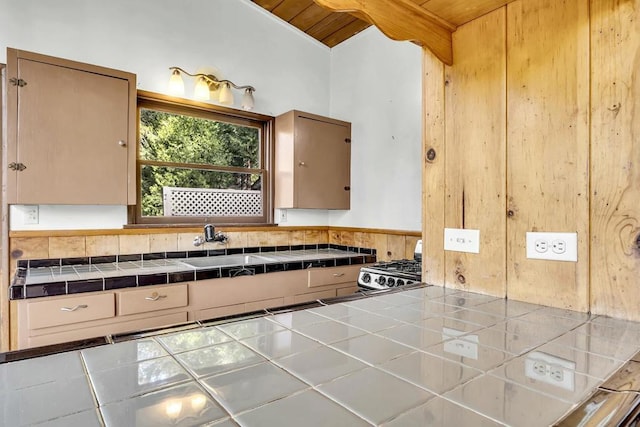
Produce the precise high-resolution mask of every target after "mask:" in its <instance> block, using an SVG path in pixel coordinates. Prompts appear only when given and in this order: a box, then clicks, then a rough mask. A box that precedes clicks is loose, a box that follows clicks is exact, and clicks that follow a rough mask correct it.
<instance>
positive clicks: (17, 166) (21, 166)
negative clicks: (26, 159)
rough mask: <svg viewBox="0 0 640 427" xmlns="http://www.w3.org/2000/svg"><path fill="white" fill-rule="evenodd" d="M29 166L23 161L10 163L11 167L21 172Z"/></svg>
mask: <svg viewBox="0 0 640 427" xmlns="http://www.w3.org/2000/svg"><path fill="white" fill-rule="evenodd" d="M26 168H27V167H26V166H25V165H24V164H22V163H16V162H11V163H9V169H11V170H14V171H18V172H21V171H23V170H25V169H26Z"/></svg>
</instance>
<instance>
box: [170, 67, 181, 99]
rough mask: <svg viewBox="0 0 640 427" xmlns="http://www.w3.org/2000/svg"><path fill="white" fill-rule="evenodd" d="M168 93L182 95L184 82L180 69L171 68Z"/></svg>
mask: <svg viewBox="0 0 640 427" xmlns="http://www.w3.org/2000/svg"><path fill="white" fill-rule="evenodd" d="M169 93H170V94H171V95H184V82H183V81H182V76H181V75H180V71H178V70H173V73H171V78H170V79H169Z"/></svg>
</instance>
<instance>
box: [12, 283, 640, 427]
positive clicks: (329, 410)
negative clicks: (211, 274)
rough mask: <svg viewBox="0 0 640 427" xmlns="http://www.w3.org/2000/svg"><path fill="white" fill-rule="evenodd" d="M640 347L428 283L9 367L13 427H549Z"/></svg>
mask: <svg viewBox="0 0 640 427" xmlns="http://www.w3.org/2000/svg"><path fill="white" fill-rule="evenodd" d="M639 349H640V324H638V323H633V322H626V321H622V320H616V319H611V318H605V317H596V316H589V315H587V314H584V313H577V312H572V311H567V310H559V309H553V308H548V307H543V306H538V305H533V304H527V303H522V302H516V301H507V300H504V299H497V298H493V297H488V296H484V295H479V294H474V293H469V292H461V291H454V290H446V289H443V288H440V287H434V286H429V287H421V288H414V289H410V290H404V291H400V292H394V293H381V294H378V295H374V296H369V297H366V298H363V299H356V300H352V301H347V302H340V303H336V304H332V305H326V306H318V307H312V308H308V309H304V310H299V311H290V312H283V313H272V314H266V315H264V316H261V317H255V318H250V319H243V320H237V321H232V322H226V323H221V322H217V323H209V324H201V325H195V327H191V328H190V329H186V330H179V331H176V330H169V331H161V332H156V333H153V334H149V335H147V336H140V337H138V338H137V339H130V340H126V341H122V342H118V343H115V344H106V345H101V346H98V347H92V348H85V349H82V350H76V351H69V352H64V353H59V354H54V355H50V356H43V357H36V358H32V359H27V360H21V361H15V362H9V363H4V364H0V402H1V403H0V425H7V426H9V425H10V426H22V425H46V426H70V425H82V426H93V425H95V426H101V425H106V426H108V427H110V426H118V427H120V426H175V425H180V426H187V425H189V426H190V425H213V426H235V425H241V426H332V427H333V426H358V425H363V426H367V425H383V426H394V427H397V426H421V425H435V426H499V425H510V426H546V425H550V424H554V423H555V422H557V421H558V420H560V419H561V418H562V417H563V416H564V415H565V414H567V413H569V412H571V411H572V410H574V409H576V408H578V407H579V405H580V403H582V402H583V401H585V399H588V398H589V397H590V396H591V395H592V393H593V392H594V391H595V390H596V389H597V388H598V387H600V386H602V384H603V383H605V380H607V378H608V377H609V376H611V375H612V374H614V373H615V372H616V371H618V370H619V368H621V367H622V366H623V365H625V363H627V364H628V363H638V362H633V360H636V359H637V358H638V357H637V353H638V350H639ZM630 359H633V360H631V361H630ZM627 361H629V362H627ZM625 366H628V365H625ZM606 384H607V383H605V386H606ZM629 393H636V394H637V391H633V390H632V391H629ZM632 397H633V396H632Z"/></svg>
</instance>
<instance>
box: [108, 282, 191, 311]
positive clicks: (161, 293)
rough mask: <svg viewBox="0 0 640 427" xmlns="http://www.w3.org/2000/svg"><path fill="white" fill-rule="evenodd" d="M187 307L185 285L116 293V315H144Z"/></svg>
mask: <svg viewBox="0 0 640 427" xmlns="http://www.w3.org/2000/svg"><path fill="white" fill-rule="evenodd" d="M186 305H187V285H186V284H184V285H172V286H162V287H156V286H154V287H148V288H144V289H137V290H135V291H124V292H120V293H118V315H120V316H124V315H128V314H136V313H146V312H148V311H156V310H165V309H167V308H175V307H184V306H186Z"/></svg>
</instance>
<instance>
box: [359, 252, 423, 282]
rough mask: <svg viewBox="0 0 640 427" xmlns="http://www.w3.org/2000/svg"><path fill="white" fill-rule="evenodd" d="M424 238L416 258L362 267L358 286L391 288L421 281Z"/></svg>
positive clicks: (415, 254) (415, 255) (415, 253)
mask: <svg viewBox="0 0 640 427" xmlns="http://www.w3.org/2000/svg"><path fill="white" fill-rule="evenodd" d="M421 271H422V240H419V241H418V244H417V245H416V249H415V252H414V259H402V260H394V261H383V262H378V263H375V264H373V265H370V266H368V267H362V268H361V269H360V274H359V275H358V286H360V287H361V288H364V289H389V288H395V287H398V286H406V285H411V284H413V283H420V282H421V276H422V274H421Z"/></svg>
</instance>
